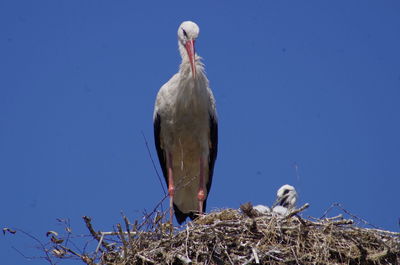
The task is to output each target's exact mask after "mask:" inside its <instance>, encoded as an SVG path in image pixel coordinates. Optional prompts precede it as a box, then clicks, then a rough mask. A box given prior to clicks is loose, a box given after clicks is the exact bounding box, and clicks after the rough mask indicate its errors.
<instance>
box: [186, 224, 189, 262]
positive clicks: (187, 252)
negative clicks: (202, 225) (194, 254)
mask: <svg viewBox="0 0 400 265" xmlns="http://www.w3.org/2000/svg"><path fill="white" fill-rule="evenodd" d="M188 242H189V226H188V225H187V226H186V241H185V250H186V257H187V258H189V251H188Z"/></svg>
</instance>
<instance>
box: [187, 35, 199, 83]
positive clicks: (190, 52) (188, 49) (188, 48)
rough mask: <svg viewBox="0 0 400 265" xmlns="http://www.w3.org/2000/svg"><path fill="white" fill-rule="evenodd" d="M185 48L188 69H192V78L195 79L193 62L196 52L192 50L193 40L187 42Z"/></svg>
mask: <svg viewBox="0 0 400 265" xmlns="http://www.w3.org/2000/svg"><path fill="white" fill-rule="evenodd" d="M185 48H186V51H187V53H188V55H189V61H190V67H191V68H192V75H193V78H196V65H195V62H194V60H195V54H196V52H195V50H194V40H188V41H187V42H186V43H185Z"/></svg>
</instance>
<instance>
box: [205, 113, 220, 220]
mask: <svg viewBox="0 0 400 265" xmlns="http://www.w3.org/2000/svg"><path fill="white" fill-rule="evenodd" d="M210 141H211V146H210V153H209V158H208V182H207V183H206V189H207V197H208V194H210V190H211V184H212V178H213V174H214V165H215V160H216V159H217V153H218V120H217V117H215V116H214V115H211V114H210ZM206 206H207V198H206V199H205V200H204V203H203V210H204V212H205V211H206Z"/></svg>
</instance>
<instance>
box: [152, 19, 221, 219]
mask: <svg viewBox="0 0 400 265" xmlns="http://www.w3.org/2000/svg"><path fill="white" fill-rule="evenodd" d="M198 36H199V27H198V26H197V25H196V23H194V22H191V21H185V22H183V23H182V24H181V25H180V26H179V28H178V46H179V51H180V54H181V57H182V63H181V65H180V68H179V72H178V73H176V74H175V75H174V76H173V77H172V78H171V79H170V80H169V81H168V82H167V83H165V84H164V85H163V86H162V87H161V88H160V90H159V92H158V94H157V98H156V103H155V108H154V115H153V121H154V138H155V144H156V148H157V154H158V158H159V160H160V164H161V168H162V171H163V174H164V178H165V181H166V182H167V185H168V193H169V198H170V221H171V223H172V216H173V212H174V211H175V217H176V219H177V221H178V223H179V224H181V223H183V222H184V221H185V220H186V218H187V217H190V218H191V219H194V218H195V217H196V216H197V215H198V214H202V213H203V212H204V211H205V210H206V202H207V196H208V194H209V192H210V188H211V182H212V176H213V171H214V164H215V159H216V158H217V145H218V124H217V112H216V108H215V99H214V96H213V93H212V91H211V89H210V87H209V86H208V79H207V77H206V75H205V71H204V64H203V63H202V62H201V57H199V56H198V55H197V54H196V52H195V48H194V44H195V40H196V39H197V37H198Z"/></svg>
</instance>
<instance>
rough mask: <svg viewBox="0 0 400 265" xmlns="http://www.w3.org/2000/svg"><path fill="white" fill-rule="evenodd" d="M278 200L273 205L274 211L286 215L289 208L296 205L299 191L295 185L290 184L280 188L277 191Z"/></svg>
mask: <svg viewBox="0 0 400 265" xmlns="http://www.w3.org/2000/svg"><path fill="white" fill-rule="evenodd" d="M276 197H277V198H276V201H275V203H274V205H273V206H272V211H273V212H274V213H277V214H280V215H286V214H287V213H288V211H289V210H292V209H293V208H294V207H295V206H296V201H297V192H296V189H295V188H294V187H293V186H290V185H288V184H285V185H283V186H282V187H280V188H279V190H278V191H277V193H276Z"/></svg>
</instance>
